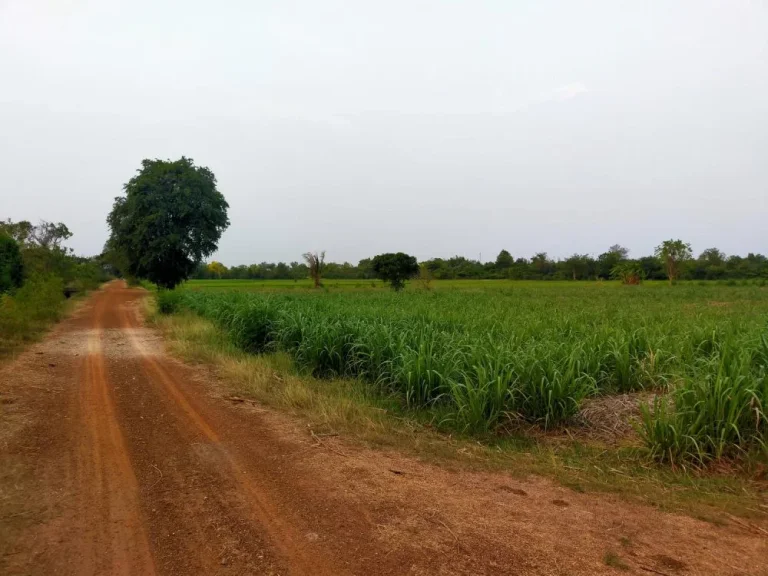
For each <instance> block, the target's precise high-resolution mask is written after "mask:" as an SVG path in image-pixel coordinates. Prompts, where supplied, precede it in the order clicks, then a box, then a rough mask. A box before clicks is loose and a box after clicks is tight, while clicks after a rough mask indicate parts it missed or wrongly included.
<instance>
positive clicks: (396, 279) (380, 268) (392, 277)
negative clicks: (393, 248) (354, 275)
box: [371, 252, 419, 291]
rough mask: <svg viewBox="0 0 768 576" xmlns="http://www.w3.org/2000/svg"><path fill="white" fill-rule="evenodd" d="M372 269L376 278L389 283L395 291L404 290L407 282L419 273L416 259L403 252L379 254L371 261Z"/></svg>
mask: <svg viewBox="0 0 768 576" xmlns="http://www.w3.org/2000/svg"><path fill="white" fill-rule="evenodd" d="M371 267H372V268H373V272H374V274H376V277H377V278H380V279H381V280H384V282H388V283H389V285H390V287H391V288H392V290H395V291H399V290H402V289H403V288H404V287H405V281H406V280H408V279H409V278H413V277H414V276H415V275H416V274H418V272H419V265H418V263H417V262H416V257H415V256H409V255H408V254H404V253H403V252H398V253H396V254H392V253H389V254H379V255H378V256H376V257H374V259H373V260H372V261H371Z"/></svg>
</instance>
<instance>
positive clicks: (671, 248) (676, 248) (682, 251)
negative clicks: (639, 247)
mask: <svg viewBox="0 0 768 576" xmlns="http://www.w3.org/2000/svg"><path fill="white" fill-rule="evenodd" d="M656 257H657V258H659V259H660V260H661V262H662V264H664V268H665V270H666V272H667V278H669V283H670V284H672V283H674V282H675V281H676V280H677V279H678V278H679V277H680V270H681V268H682V264H683V262H685V261H686V260H690V259H691V258H692V257H693V251H692V250H691V245H690V244H688V243H687V242H683V241H682V240H664V242H662V243H661V244H660V245H659V246H657V247H656Z"/></svg>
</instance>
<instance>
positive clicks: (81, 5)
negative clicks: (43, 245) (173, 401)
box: [0, 0, 768, 265]
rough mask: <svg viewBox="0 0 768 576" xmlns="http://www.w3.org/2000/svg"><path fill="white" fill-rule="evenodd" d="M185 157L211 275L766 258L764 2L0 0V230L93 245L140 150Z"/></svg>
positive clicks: (767, 56)
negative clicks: (33, 227)
mask: <svg viewBox="0 0 768 576" xmlns="http://www.w3.org/2000/svg"><path fill="white" fill-rule="evenodd" d="M182 155H186V156H188V157H192V158H194V160H195V161H196V162H197V163H198V164H202V165H206V166H208V167H209V168H211V169H212V170H213V171H214V173H215V174H216V176H217V178H218V182H219V189H220V190H221V191H222V192H223V193H224V195H225V196H226V198H227V200H228V201H229V204H230V219H231V221H232V224H231V226H230V228H229V229H228V230H227V231H226V232H225V233H224V236H223V237H222V240H221V243H220V250H219V253H218V254H217V255H216V258H217V259H220V260H222V261H223V262H224V263H225V264H227V265H233V264H239V263H252V262H260V261H265V260H266V261H278V260H284V261H291V260H299V259H300V257H301V254H302V253H303V252H305V251H307V250H309V249H326V250H327V252H328V259H330V260H334V261H344V260H348V261H351V262H357V260H359V259H360V258H364V257H368V256H371V255H375V254H377V253H380V252H384V251H387V252H388V251H400V250H402V251H405V252H409V253H411V254H414V255H416V256H417V257H418V258H419V259H425V258H429V257H434V256H443V257H448V256H452V255H455V254H458V255H463V256H467V257H471V258H478V257H479V256H480V254H482V259H483V260H492V259H494V258H495V256H496V254H497V253H498V252H499V250H500V249H502V248H506V249H507V250H509V251H510V252H511V253H512V254H513V255H514V256H515V257H519V256H526V257H530V256H531V255H532V254H533V253H535V252H537V251H542V250H543V251H547V252H549V254H550V255H551V256H555V257H558V256H566V255H569V254H571V253H573V252H580V253H581V252H589V253H593V254H597V253H600V252H603V251H605V249H606V248H607V247H608V246H609V245H611V244H614V243H620V244H623V245H625V246H627V247H629V248H630V250H631V254H632V255H635V256H640V255H644V254H647V253H650V252H651V251H652V250H653V247H654V246H655V245H657V244H658V243H659V242H660V241H661V240H663V239H666V238H670V237H675V238H677V237H680V238H682V239H684V240H686V241H689V242H691V243H692V244H693V248H694V251H695V252H696V253H698V252H700V251H701V250H703V249H704V248H707V247H710V246H717V247H719V248H721V249H722V250H724V251H726V252H728V253H738V254H746V253H747V252H750V251H757V252H763V253H768V6H766V4H765V3H763V2H757V1H752V2H749V1H743V2H741V1H737V0H728V1H723V2H719V3H717V2H707V1H702V0H691V1H688V2H684V1H673V0H659V1H655V2H652V1H645V0H637V1H634V2H620V1H616V0H606V1H604V2H599V1H590V2H586V1H585V2H573V1H571V0H564V1H562V2H555V1H543V0H530V1H522V0H518V1H513V0H498V1H491V0H485V1H483V0H465V1H459V0H452V1H451V0H442V1H438V0H435V1H419V0H387V1H372V0H371V1H365V0H349V1H343V0H322V1H318V0H306V1H287V0H275V1H227V0H220V1H218V2H210V1H202V0H184V1H178V2H176V1H168V0H162V1H161V0H153V1H146V0H126V1H113V0H92V1H83V0H0V176H1V179H0V218H7V217H10V218H12V219H14V220H16V219H28V220H33V221H36V220H39V219H46V220H53V221H63V222H65V223H66V224H67V225H68V226H69V227H70V229H71V230H72V231H73V232H74V237H73V238H72V239H71V241H70V245H71V246H73V247H74V248H75V249H76V251H77V252H78V253H81V254H94V253H98V252H100V251H101V248H102V246H103V243H104V241H105V239H106V237H107V233H108V230H107V226H106V223H105V217H106V215H107V213H108V212H109V210H110V208H111V205H112V201H113V198H114V197H115V196H117V195H118V194H120V193H121V191H122V185H123V183H125V182H126V181H127V180H128V179H129V178H130V177H131V176H132V175H133V174H134V171H135V170H136V169H137V168H138V167H139V165H140V162H141V160H142V159H143V158H163V159H165V158H172V159H176V158H178V157H180V156H182Z"/></svg>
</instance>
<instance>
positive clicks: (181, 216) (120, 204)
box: [107, 157, 229, 288]
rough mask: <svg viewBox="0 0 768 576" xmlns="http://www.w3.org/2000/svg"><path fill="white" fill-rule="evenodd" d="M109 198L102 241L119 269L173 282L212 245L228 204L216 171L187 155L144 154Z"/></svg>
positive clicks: (160, 281) (164, 282)
mask: <svg viewBox="0 0 768 576" xmlns="http://www.w3.org/2000/svg"><path fill="white" fill-rule="evenodd" d="M141 166H142V167H141V169H140V170H139V171H138V174H137V175H136V176H134V177H133V178H131V179H130V180H129V181H128V182H127V183H126V184H125V187H124V188H125V196H118V197H117V198H115V202H114V205H113V207H112V212H110V214H109V216H108V218H107V222H108V224H109V227H110V229H111V231H112V234H111V237H110V239H109V241H108V243H107V247H108V248H109V250H111V251H112V252H115V253H117V255H118V258H116V260H117V261H121V262H122V263H123V265H124V266H125V267H126V268H127V269H126V270H123V272H124V273H126V274H129V275H131V276H134V277H137V278H146V279H147V280H150V281H151V282H154V283H155V284H157V285H158V286H162V287H165V288H173V287H174V286H176V285H177V284H179V283H180V282H182V281H183V280H185V279H186V278H188V277H189V276H190V274H192V272H193V271H194V270H195V269H196V267H197V266H198V264H200V262H201V261H202V260H203V258H205V257H207V256H210V255H211V254H212V253H213V252H214V251H215V250H216V248H217V245H218V241H219V238H221V234H222V232H224V230H226V228H227V226H229V219H228V218H227V209H228V208H229V205H228V204H227V201H226V200H225V199H224V196H223V195H222V194H221V192H219V191H218V190H217V189H216V177H215V176H214V175H213V172H211V171H210V170H209V169H208V168H205V167H202V166H195V164H194V162H193V161H192V159H190V158H185V157H182V158H181V159H180V160H176V161H170V160H168V161H163V160H144V161H143V162H142V163H141Z"/></svg>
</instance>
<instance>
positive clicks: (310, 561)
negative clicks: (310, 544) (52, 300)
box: [120, 306, 341, 576]
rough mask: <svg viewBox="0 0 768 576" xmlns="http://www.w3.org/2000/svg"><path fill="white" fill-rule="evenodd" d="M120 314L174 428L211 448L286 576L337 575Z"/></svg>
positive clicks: (130, 319)
mask: <svg viewBox="0 0 768 576" xmlns="http://www.w3.org/2000/svg"><path fill="white" fill-rule="evenodd" d="M120 313H121V326H122V327H123V328H124V329H125V333H126V334H127V338H128V340H129V341H130V343H131V346H132V347H133V350H134V351H135V357H136V358H138V359H139V360H140V362H141V368H142V371H143V373H144V374H145V375H146V378H147V381H148V382H150V383H152V384H153V385H155V386H157V385H158V384H159V385H160V387H161V388H162V389H163V391H164V392H165V393H166V394H167V396H168V397H169V398H170V400H171V402H169V403H168V406H169V407H171V408H174V409H175V418H176V420H177V423H178V424H180V425H184V426H188V427H189V428H190V430H192V429H196V430H197V431H198V432H199V434H200V436H201V437H202V439H203V440H204V441H206V442H208V443H210V444H211V445H212V446H213V449H214V451H215V452H216V455H217V457H216V463H217V464H219V465H220V469H219V470H218V471H219V473H220V474H222V475H223V476H227V477H228V478H229V479H230V481H233V482H234V484H235V485H236V486H237V487H238V488H239V492H241V493H242V494H244V495H245V496H246V502H247V504H248V506H249V508H250V509H251V512H252V514H253V518H252V520H253V521H254V522H255V523H256V524H257V525H258V526H260V527H261V528H262V529H263V530H264V531H265V532H266V534H267V537H268V540H269V543H270V544H271V545H272V547H274V549H275V551H276V553H277V555H278V557H279V558H280V560H282V561H283V562H284V563H285V565H286V566H287V567H288V569H289V571H290V573H291V574H307V575H309V574H316V575H317V576H324V575H327V576H331V575H333V574H340V573H341V569H340V568H339V567H336V568H334V569H332V568H331V567H330V566H329V564H328V562H327V561H326V560H325V559H324V558H323V557H322V554H321V553H319V551H318V550H314V551H310V550H308V549H307V546H306V544H305V542H306V538H304V537H303V536H302V535H301V534H300V533H299V532H298V531H297V530H295V529H294V528H293V526H291V525H290V524H289V523H288V522H287V521H286V520H285V519H284V518H283V517H282V516H281V511H280V510H279V509H278V507H277V506H276V505H275V503H274V502H273V501H271V500H270V497H269V495H268V494H266V493H264V491H263V490H262V489H261V488H260V487H259V484H258V482H254V481H252V480H251V478H250V475H249V474H248V471H247V470H246V468H245V467H244V466H243V465H242V464H241V463H239V462H238V461H237V459H236V457H235V456H234V455H233V454H232V453H231V452H230V451H229V450H228V449H227V447H226V446H225V445H223V444H222V442H221V438H220V436H219V434H218V433H217V432H215V431H214V430H213V428H212V427H211V426H210V425H209V424H208V422H207V421H206V419H205V418H204V417H203V416H202V415H201V414H200V412H199V410H198V409H197V408H196V407H194V406H193V405H192V404H191V402H190V400H189V399H188V398H187V396H186V395H185V394H184V393H183V392H182V390H181V388H182V386H183V384H182V383H181V382H179V381H178V380H177V378H178V376H177V374H178V366H176V367H174V366H172V365H170V363H168V362H167V361H164V358H163V357H162V356H159V355H157V354H156V353H155V352H153V351H152V350H150V349H149V347H148V345H147V344H146V343H145V342H144V341H142V339H141V338H140V337H139V336H138V333H139V332H138V331H139V329H140V328H141V325H142V323H141V320H140V319H139V318H137V316H136V313H135V310H129V308H128V307H126V306H123V307H121V310H120ZM174 368H176V370H174Z"/></svg>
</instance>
